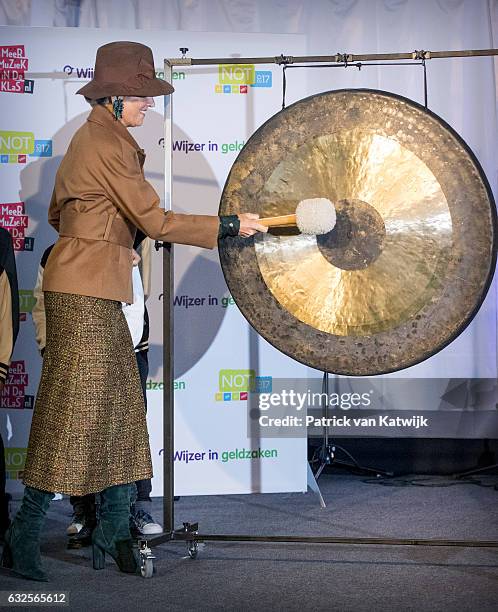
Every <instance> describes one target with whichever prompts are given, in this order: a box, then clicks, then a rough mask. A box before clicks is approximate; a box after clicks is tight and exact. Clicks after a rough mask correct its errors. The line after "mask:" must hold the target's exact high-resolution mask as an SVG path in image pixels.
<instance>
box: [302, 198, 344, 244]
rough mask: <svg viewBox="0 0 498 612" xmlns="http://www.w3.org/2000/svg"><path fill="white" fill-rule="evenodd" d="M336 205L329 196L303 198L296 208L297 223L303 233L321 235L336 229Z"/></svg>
mask: <svg viewBox="0 0 498 612" xmlns="http://www.w3.org/2000/svg"><path fill="white" fill-rule="evenodd" d="M335 223H336V214H335V206H334V205H333V204H332V202H331V201H330V200H329V199H328V198H310V199H308V200H301V201H300V202H299V204H298V205H297V208H296V225H297V227H298V228H299V231H300V232H301V234H312V235H320V234H326V233H327V232H330V231H331V230H333V229H334V227H335Z"/></svg>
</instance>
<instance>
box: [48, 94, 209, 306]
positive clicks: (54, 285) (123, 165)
mask: <svg viewBox="0 0 498 612" xmlns="http://www.w3.org/2000/svg"><path fill="white" fill-rule="evenodd" d="M144 161H145V154H144V152H143V150H142V149H140V147H139V146H138V144H137V143H136V142H135V140H134V138H133V137H132V136H131V135H130V133H129V132H128V130H127V129H126V128H125V127H124V126H123V125H122V124H121V123H120V122H119V121H116V120H115V119H114V117H113V116H112V115H111V113H110V112H109V111H108V110H107V109H106V108H104V107H103V106H95V107H94V108H93V110H92V112H91V113H90V115H89V117H88V119H87V121H86V123H85V124H84V125H83V126H82V127H81V128H80V129H79V130H78V131H77V132H76V134H75V135H74V136H73V139H72V140H71V143H70V145H69V148H68V150H67V153H66V155H65V156H64V158H63V160H62V162H61V165H60V167H59V170H58V172H57V176H56V179H55V187H54V191H53V195H52V199H51V202H50V208H49V211H48V220H49V223H50V224H51V225H52V226H53V227H54V228H55V229H56V230H57V231H58V232H59V239H58V241H57V243H56V244H55V246H54V248H53V249H52V252H51V254H50V257H49V258H48V261H47V265H46V267H45V274H44V279H43V290H44V291H55V292H60V293H74V294H77V295H87V296H91V297H98V298H104V299H109V300H117V301H120V302H128V303H131V302H133V289H132V246H133V240H134V238H135V232H136V228H139V229H140V230H142V232H144V234H146V235H147V236H150V237H151V238H153V239H155V240H164V241H165V242H173V243H179V244H189V245H193V246H199V247H205V248H213V247H214V246H215V245H216V241H217V236H218V227H219V219H218V217H214V216H208V215H182V214H177V213H173V212H169V211H168V212H165V211H164V210H162V209H161V208H159V196H158V195H157V193H156V192H155V191H154V189H153V188H152V186H151V185H150V184H149V183H148V182H147V181H146V180H145V178H144V172H143V164H144Z"/></svg>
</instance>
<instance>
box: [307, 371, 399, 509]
mask: <svg viewBox="0 0 498 612" xmlns="http://www.w3.org/2000/svg"><path fill="white" fill-rule="evenodd" d="M335 380H336V379H334V381H335ZM334 388H335V385H334ZM335 390H336V391H337V389H335ZM329 397H330V396H329V373H328V372H324V373H323V380H322V416H323V418H324V423H325V425H324V427H323V436H322V442H321V444H320V446H319V447H318V448H317V449H316V450H315V452H314V453H313V457H312V459H311V461H310V464H313V463H318V467H317V469H316V470H315V472H314V473H313V476H314V478H315V481H316V482H317V483H318V479H319V478H320V476H321V475H322V472H323V470H324V469H325V468H326V467H327V466H328V465H338V466H340V467H345V468H347V469H349V470H352V471H354V472H360V473H363V474H367V475H371V476H372V475H374V476H385V477H391V476H394V473H393V472H387V471H385V470H381V469H379V468H374V467H369V466H366V465H360V464H359V463H358V461H356V459H355V458H354V457H353V455H352V454H351V453H350V452H349V451H348V450H346V449H345V448H344V447H343V446H339V444H335V443H333V442H332V441H331V439H330V427H329V425H328V423H329V420H328V419H329V416H330V411H329V401H328V398H329ZM337 449H339V450H340V451H341V452H342V453H343V454H344V455H346V456H347V457H349V458H350V460H351V461H343V460H342V459H337V457H336V454H337ZM320 505H322V507H323V508H325V507H326V506H325V502H324V501H323V498H321V499H320Z"/></svg>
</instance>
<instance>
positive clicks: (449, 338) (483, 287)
mask: <svg viewBox="0 0 498 612" xmlns="http://www.w3.org/2000/svg"><path fill="white" fill-rule="evenodd" d="M344 94H351V95H352V97H353V96H358V95H359V96H361V95H369V94H370V95H372V96H375V97H376V98H379V97H380V98H386V99H388V100H394V101H397V102H401V103H403V104H406V105H407V106H408V107H409V108H412V109H415V110H416V111H419V112H421V113H423V114H424V115H426V116H427V117H429V118H430V119H432V120H433V121H435V122H436V124H437V125H438V126H439V127H440V128H441V129H442V130H443V131H445V132H447V134H448V135H449V136H450V137H451V138H453V139H454V140H455V141H456V143H457V144H458V145H459V146H460V147H461V149H462V150H463V151H464V152H465V153H466V155H467V158H468V160H469V162H470V163H471V165H473V166H474V169H475V171H476V173H477V177H478V179H479V181H480V183H481V184H482V187H483V188H484V190H485V193H486V197H487V201H486V203H487V204H489V206H486V212H487V213H489V219H486V223H487V224H488V228H489V233H488V235H487V236H488V237H489V249H487V250H489V253H488V254H487V258H486V261H487V262H488V266H487V272H486V273H485V274H483V275H482V278H481V279H480V280H481V283H480V290H479V292H478V294H477V298H476V299H474V300H472V303H473V304H474V305H473V307H472V308H468V309H467V308H466V309H465V312H464V313H463V315H462V316H463V317H464V318H463V320H462V321H461V322H460V323H459V324H458V325H456V326H455V327H454V329H453V330H452V331H451V332H450V333H447V334H446V336H445V337H444V338H443V339H441V340H439V341H437V342H435V343H434V344H433V345H432V346H431V347H430V349H429V350H427V349H425V350H422V351H420V353H419V354H418V355H415V356H412V357H409V358H406V359H403V360H402V361H399V362H397V363H393V364H386V362H385V361H384V365H383V366H382V367H379V366H377V367H375V366H372V367H365V365H364V364H363V365H362V366H361V367H358V368H355V367H354V365H353V361H354V357H352V358H351V359H350V363H345V360H344V359H343V361H342V362H341V363H340V364H338V363H336V364H334V363H333V360H332V361H331V358H330V356H329V355H327V354H325V355H324V356H323V357H320V356H317V355H316V354H313V356H311V357H310V355H309V354H302V353H300V352H299V351H296V350H291V349H290V348H289V345H288V344H286V342H285V334H284V337H283V338H281V337H280V336H279V335H278V333H272V325H271V324H270V325H266V326H265V325H261V321H260V320H259V318H258V313H257V312H256V311H255V308H253V307H251V306H250V303H249V302H248V301H246V300H245V299H244V298H243V293H242V292H241V291H240V290H239V289H240V280H241V279H238V281H237V282H234V281H235V276H234V270H236V269H237V266H238V265H239V264H240V263H242V262H243V259H244V257H243V254H244V253H247V252H248V249H251V250H253V251H254V252H256V248H255V238H254V237H253V238H250V239H241V238H229V239H224V240H221V241H219V253H220V262H221V266H222V271H223V275H224V278H225V281H226V283H227V286H228V288H229V290H230V293H231V295H232V297H233V298H234V301H235V303H236V304H237V306H238V308H239V310H240V311H241V313H242V315H243V316H244V317H245V318H246V320H247V321H248V322H249V323H250V325H251V326H252V327H253V328H254V329H255V330H256V331H257V332H258V333H259V334H260V335H261V336H262V337H263V338H264V339H265V340H266V341H267V342H268V343H269V344H271V345H272V346H273V347H274V348H276V349H278V350H279V351H280V352H282V353H284V354H285V355H287V356H288V357H291V358H292V359H294V360H296V361H298V362H300V363H302V364H304V365H306V366H308V367H311V368H314V369H317V370H320V371H327V372H331V373H335V374H338V375H344V376H375V375H382V374H388V373H392V372H397V371H400V370H402V369H405V368H408V367H412V366H414V365H417V364H418V363H421V362H423V361H425V360H427V359H429V358H430V357H432V356H433V355H435V354H436V353H438V352H439V351H441V350H443V349H444V348H445V347H447V346H448V345H449V344H451V343H452V342H453V341H454V340H455V339H456V338H457V337H458V336H459V335H460V334H461V333H462V332H463V331H464V330H465V329H466V328H467V327H468V326H469V325H470V323H471V322H472V321H473V319H474V318H475V316H476V314H477V312H478V311H479V309H480V308H481V306H482V304H483V302H484V300H485V299H486V296H487V294H488V291H489V288H490V286H491V283H492V281H493V277H494V272H495V266H496V233H497V211H496V205H495V200H494V196H493V193H492V190H491V187H490V184H489V181H488V180H487V177H486V175H485V173H484V171H483V169H482V166H481V164H480V162H479V160H478V159H477V157H476V155H475V154H474V152H473V151H472V149H471V148H470V147H469V145H468V144H467V143H466V142H465V141H464V140H463V138H462V137H461V136H460V135H459V134H458V133H457V132H456V131H455V130H454V129H453V128H452V127H451V126H450V125H449V124H448V123H447V122H446V121H445V120H444V119H442V118H441V117H440V116H439V115H437V114H436V113H434V112H433V111H431V110H430V109H427V108H425V107H424V106H422V105H421V104H419V103H418V102H415V101H413V100H410V99H409V98H406V97H404V96H401V95H399V94H394V93H391V92H387V91H383V90H376V89H366V88H361V89H338V90H331V91H326V92H321V93H319V94H314V95H311V96H308V97H306V98H303V99H301V100H298V101H296V102H294V103H293V104H292V105H289V106H288V107H286V108H285V109H283V110H281V111H279V112H278V113H276V114H275V115H273V116H272V117H270V118H269V119H268V120H267V121H265V123H263V124H262V125H261V126H260V127H259V128H258V129H257V130H256V131H255V132H254V133H253V134H252V135H251V137H250V138H249V139H248V141H247V142H246V144H245V146H244V148H243V149H242V150H241V151H240V152H239V154H238V155H237V157H236V159H235V161H234V163H233V165H232V168H231V170H230V173H229V175H228V177H227V180H226V182H225V185H224V188H223V192H222V196H221V200H220V207H219V214H220V215H223V214H234V213H236V212H240V210H238V211H234V210H230V208H227V192H228V190H229V188H230V184H231V180H232V174H233V172H234V169H235V168H237V165H238V164H239V162H240V160H241V159H242V160H243V159H244V156H245V155H246V152H247V150H248V148H250V147H251V146H252V144H253V143H255V142H257V140H258V139H259V138H260V137H261V134H262V133H264V132H265V130H267V129H268V126H269V125H270V124H271V123H272V122H275V121H276V120H277V118H278V117H281V116H282V114H283V113H290V112H292V111H293V110H296V108H299V107H300V106H304V105H305V104H307V103H310V102H311V101H314V100H317V99H320V98H324V97H330V96H332V97H334V96H339V95H344ZM352 99H353V98H352ZM313 138H317V137H316V136H313ZM311 140H312V139H311ZM303 142H304V143H305V142H307V141H306V140H304V141H303ZM301 144H303V143H301ZM300 146H301V145H300ZM409 151H410V152H412V151H411V150H410V149H409ZM431 170H432V168H431ZM443 192H444V190H443ZM445 195H446V194H445ZM228 204H230V202H228ZM242 210H245V209H244V208H242ZM247 212H258V211H252V210H247ZM451 212H454V211H453V210H452V209H450V213H451ZM453 239H454V236H453V234H452V240H453ZM256 240H257V237H256ZM241 254H242V256H241ZM234 255H236V257H235V258H234ZM255 259H256V262H257V261H258V259H257V257H255ZM254 272H255V274H256V275H259V276H260V277H262V273H261V270H260V268H259V267H257V268H256V269H255V270H254ZM447 287H448V285H445V284H444V283H443V284H442V285H441V291H443V290H444V291H446V290H447ZM450 288H451V285H450ZM267 293H268V295H269V296H270V301H272V302H273V306H274V307H275V308H276V311H275V314H277V316H276V321H275V325H274V326H273V331H274V330H275V329H276V328H277V327H278V324H279V323H281V321H280V320H279V319H281V320H285V319H286V318H288V317H292V318H293V319H294V320H295V321H297V327H298V328H300V329H302V330H303V333H304V334H306V328H310V329H311V330H313V332H318V336H317V338H319V337H320V336H319V334H320V333H325V334H326V335H327V336H329V338H328V341H327V345H328V346H327V347H324V348H327V349H328V350H330V349H331V348H332V347H333V344H334V342H335V343H337V342H340V338H341V336H340V335H335V334H327V333H326V332H323V331H320V330H317V329H316V328H315V327H313V326H311V325H307V323H306V322H303V321H302V320H300V319H299V318H296V317H295V316H294V315H293V314H292V313H291V312H289V311H288V310H286V308H285V307H284V306H283V305H282V303H280V302H279V300H278V299H277V298H276V297H275V295H273V294H272V293H271V291H270V290H269V289H268V287H267ZM279 312H280V313H282V312H283V313H284V315H283V316H278V313H279ZM410 320H411V319H408V320H407V321H410ZM407 321H404V322H402V324H401V325H400V327H403V326H404V325H406V323H407ZM351 338H357V339H358V340H357V341H356V344H357V345H358V346H362V343H363V342H366V343H370V344H371V343H372V341H373V340H374V339H375V334H373V335H368V334H366V337H365V336H361V335H360V336H354V335H353V336H349V337H348V339H351ZM360 341H362V342H360ZM318 348H319V347H318ZM399 348H401V346H400V347H399Z"/></svg>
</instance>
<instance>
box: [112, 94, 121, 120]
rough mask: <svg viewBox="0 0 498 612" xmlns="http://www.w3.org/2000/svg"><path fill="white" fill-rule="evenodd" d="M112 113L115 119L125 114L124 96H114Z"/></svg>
mask: <svg viewBox="0 0 498 612" xmlns="http://www.w3.org/2000/svg"><path fill="white" fill-rule="evenodd" d="M112 114H113V115H114V119H116V120H119V119H121V117H122V116H123V98H122V96H116V97H114V96H113V97H112Z"/></svg>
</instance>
